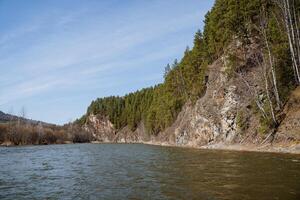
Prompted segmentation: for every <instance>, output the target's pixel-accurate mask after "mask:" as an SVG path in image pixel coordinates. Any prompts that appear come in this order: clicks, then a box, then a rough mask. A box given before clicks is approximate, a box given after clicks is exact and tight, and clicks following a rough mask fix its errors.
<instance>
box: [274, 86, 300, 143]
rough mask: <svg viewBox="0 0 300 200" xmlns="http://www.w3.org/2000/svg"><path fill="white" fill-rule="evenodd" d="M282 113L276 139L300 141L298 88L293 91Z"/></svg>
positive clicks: (299, 91)
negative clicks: (282, 116)
mask: <svg viewBox="0 0 300 200" xmlns="http://www.w3.org/2000/svg"><path fill="white" fill-rule="evenodd" d="M283 112H284V115H285V118H284V120H283V121H282V123H281V124H280V126H279V128H278V131H277V134H276V135H277V137H278V138H284V139H285V140H294V141H300V87H298V88H297V89H296V90H295V91H293V93H292V94H291V97H290V99H289V101H288V102H287V104H286V106H285V108H284V111H283Z"/></svg>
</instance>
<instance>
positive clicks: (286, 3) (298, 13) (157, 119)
mask: <svg viewBox="0 0 300 200" xmlns="http://www.w3.org/2000/svg"><path fill="white" fill-rule="evenodd" d="M299 23H300V2H299V1H295V0H253V1H248V0H239V1H236V0H216V1H215V4H214V6H213V8H212V9H211V11H209V12H208V13H207V14H206V16H205V26H204V29H203V31H200V30H198V31H197V32H196V33H195V36H194V42H193V47H192V48H189V47H187V48H186V50H185V51H184V56H183V58H182V59H181V60H180V61H177V60H175V61H174V62H173V63H171V64H167V65H166V67H165V72H164V74H163V76H164V82H163V83H162V84H158V85H156V86H154V87H150V88H145V89H142V90H139V91H136V92H133V93H130V94H127V95H125V96H123V97H119V96H111V97H105V98H98V99H96V100H94V101H93V102H92V103H91V104H90V106H89V107H88V109H87V113H86V114H85V115H84V116H82V117H81V118H80V119H78V120H77V121H76V123H79V124H81V125H82V124H84V123H86V122H87V116H89V115H90V114H94V115H96V114H101V115H104V116H107V117H109V119H110V121H111V122H112V123H113V125H114V127H115V128H116V129H117V130H119V129H121V128H123V127H125V126H129V127H130V128H131V129H132V130H135V129H136V127H137V126H138V124H139V123H141V122H142V123H144V124H145V127H146V129H147V132H148V133H149V134H153V135H156V134H158V133H159V132H161V131H163V130H164V129H165V128H166V127H168V126H170V125H171V124H172V123H173V122H174V121H175V119H176V117H177V115H178V113H179V112H180V111H181V109H182V107H183V106H184V105H185V104H194V103H195V102H196V101H197V99H199V98H201V96H202V95H203V94H204V93H205V89H206V82H207V80H206V72H207V67H208V66H209V65H210V64H212V63H213V62H214V61H215V60H217V59H219V58H220V57H221V56H222V55H223V54H224V51H225V50H226V47H227V46H229V45H230V43H231V42H233V41H234V40H239V41H241V42H242V44H243V46H247V45H250V44H252V43H257V44H259V46H260V49H259V51H258V53H257V54H258V56H257V65H260V66H262V67H263V69H264V73H263V74H262V76H263V78H264V80H265V93H266V96H267V99H268V100H267V101H264V102H261V101H259V99H258V100H257V101H256V106H257V109H258V110H259V113H260V115H261V124H262V126H263V127H264V128H265V129H266V130H267V129H268V128H271V127H274V126H276V125H277V123H278V119H277V116H276V114H277V113H278V112H279V111H280V110H281V109H282V107H283V105H284V103H285V101H286V100H287V98H288V96H289V93H290V91H291V90H292V89H293V88H295V87H296V86H297V85H299V83H300V75H299V70H300V69H299V65H300V59H299V55H300V34H299V26H300V24H299ZM235 59H236V58H235V57H234V55H233V56H231V57H230V60H231V63H234V62H235ZM238 70H240V69H236V67H235V65H234V64H232V65H230V68H229V69H228V70H227V71H228V73H229V75H233V76H234V75H235V73H237V72H238Z"/></svg>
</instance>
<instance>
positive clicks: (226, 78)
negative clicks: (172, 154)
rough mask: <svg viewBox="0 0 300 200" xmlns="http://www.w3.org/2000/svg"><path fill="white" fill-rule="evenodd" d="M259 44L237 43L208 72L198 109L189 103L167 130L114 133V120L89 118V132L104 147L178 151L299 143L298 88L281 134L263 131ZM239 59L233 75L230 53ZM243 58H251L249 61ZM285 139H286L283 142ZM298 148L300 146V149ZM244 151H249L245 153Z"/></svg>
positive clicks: (292, 96)
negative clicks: (258, 103)
mask: <svg viewBox="0 0 300 200" xmlns="http://www.w3.org/2000/svg"><path fill="white" fill-rule="evenodd" d="M257 49H259V47H258V45H257V44H255V43H253V44H252V45H249V46H248V47H247V48H244V47H243V46H242V45H241V43H240V42H239V41H238V40H236V41H235V42H234V43H232V44H231V45H230V47H229V48H228V49H227V51H226V53H225V54H224V55H223V56H222V57H221V58H220V59H218V60H216V61H215V62H214V63H213V64H212V65H209V67H208V70H207V73H206V79H207V80H206V81H207V83H206V92H205V94H204V95H203V97H201V98H200V99H199V100H198V101H197V102H196V103H195V104H192V103H190V102H188V103H186V104H185V106H184V107H183V109H182V111H181V112H180V113H179V115H178V117H177V119H176V121H175V122H174V123H173V124H172V125H171V126H170V127H168V128H167V129H166V130H165V131H162V132H160V133H158V134H157V135H150V134H148V133H147V131H146V130H145V127H144V124H143V123H140V124H139V126H138V127H137V128H136V130H135V131H132V130H131V129H130V128H129V127H128V126H126V127H124V128H122V129H121V130H115V129H114V128H113V125H112V123H110V121H109V120H108V119H107V118H105V117H103V116H101V115H98V116H95V115H90V116H89V117H88V122H87V123H86V124H85V129H86V130H87V131H90V132H91V133H93V135H94V138H95V139H96V140H98V141H102V142H127V143H128V142H129V143H130V142H140V143H153V144H165V145H176V146H190V147H206V148H226V147H230V145H240V146H241V147H243V146H244V147H247V146H249V145H250V146H251V145H252V149H257V148H258V147H262V146H263V147H265V146H266V145H271V144H273V145H275V146H276V144H280V145H283V146H284V147H289V146H291V145H292V144H293V145H294V144H297V143H299V142H300V137H299V130H300V123H299V122H300V120H299V119H300V118H299V117H300V116H299V113H300V112H299V105H300V104H299V102H300V97H299V96H300V95H299V94H300V91H299V88H298V89H296V90H295V91H294V92H293V93H292V95H291V97H290V100H289V101H288V103H287V104H286V106H285V109H284V111H283V112H284V114H281V115H282V122H281V123H280V125H279V127H278V131H277V132H274V131H275V130H274V129H270V130H269V132H267V133H264V134H263V133H261V131H260V123H259V120H260V115H259V113H258V112H259V111H258V110H257V108H256V105H255V103H254V102H255V101H256V99H257V98H261V99H262V101H263V102H264V101H266V96H265V94H264V81H263V79H262V78H261V76H260V74H261V73H262V68H261V66H259V65H257V64H256V63H255V58H256V52H257ZM233 52H234V54H235V55H236V56H239V59H238V60H239V62H238V63H235V65H236V66H235V67H236V68H238V69H239V70H238V72H236V73H233V74H230V73H228V56H227V55H229V54H232V53H233ZM244 55H246V56H245V57H244ZM270 135H271V136H272V137H270ZM284 138H285V139H284ZM297 148H298V147H297ZM240 149H245V148H240Z"/></svg>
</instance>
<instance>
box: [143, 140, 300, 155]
mask: <svg viewBox="0 0 300 200" xmlns="http://www.w3.org/2000/svg"><path fill="white" fill-rule="evenodd" d="M142 144H148V145H156V146H169V147H181V148H195V149H211V150H226V151H249V152H269V153H289V154H300V144H297V143H295V144H289V145H288V144H283V143H282V144H279V143H278V144H270V143H269V144H265V145H255V144H247V145H241V144H212V145H204V146H192V145H175V144H170V143H166V142H162V143H161V142H142Z"/></svg>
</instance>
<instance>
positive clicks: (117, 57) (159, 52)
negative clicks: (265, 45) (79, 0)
mask: <svg viewBox="0 0 300 200" xmlns="http://www.w3.org/2000/svg"><path fill="white" fill-rule="evenodd" d="M61 2H64V1H61ZM200 2H201V1H198V0H188V1H187V2H186V3H179V4H180V5H176V4H174V3H173V2H171V1H158V0H155V1H152V2H151V3H150V2H144V3H141V2H139V3H132V4H128V5H127V4H125V3H124V5H120V6H119V7H114V5H111V4H112V3H111V4H110V3H109V2H106V3H105V4H103V5H102V4H101V3H102V2H93V3H92V2H90V5H88V3H87V4H85V5H84V6H78V5H77V6H75V8H74V9H69V10H66V9H61V8H60V6H61V5H62V4H63V3H58V4H55V5H54V6H53V7H51V9H50V10H49V11H48V12H45V13H39V12H37V11H36V12H37V13H36V14H34V13H33V14H32V16H31V17H30V18H29V19H31V20H27V21H22V20H21V19H20V21H18V23H17V24H16V26H11V27H13V28H9V29H7V30H4V31H0V109H3V108H8V107H9V106H11V104H12V103H15V102H22V101H24V99H28V98H31V99H32V100H31V101H32V103H34V102H35V100H34V98H35V97H42V96H49V95H52V96H55V95H56V94H57V93H58V95H66V94H69V95H75V93H74V92H76V93H77V94H78V95H80V94H81V93H84V92H85V90H87V89H94V90H95V91H103V90H104V89H105V88H115V91H120V90H119V89H118V87H121V86H123V85H124V84H125V85H126V81H127V82H128V83H129V82H132V81H135V82H136V84H138V85H139V86H140V87H142V86H143V85H145V84H143V81H144V82H149V83H157V82H158V81H161V80H162V78H161V75H160V74H162V70H163V67H164V65H165V64H167V62H171V61H172V60H173V59H175V58H176V57H178V56H179V57H180V56H181V55H182V54H181V53H182V52H183V51H184V48H185V46H186V45H187V44H189V42H188V41H192V37H193V32H194V31H196V28H197V27H199V24H200V23H201V19H203V16H204V14H205V12H206V11H207V9H204V10H201V7H200V6H199V9H198V8H197V9H195V5H197V4H198V3H199V4H200ZM100 4H101V5H100ZM202 4H204V3H202ZM170 5H172V6H173V7H170V8H167V6H170ZM182 5H186V7H184V8H183V7H182ZM101 6H104V7H101ZM105 6H107V7H105ZM110 6H113V7H110ZM56 8H59V9H56ZM172 9H173V10H172ZM41 10H45V8H43V9H41ZM46 10H47V9H46ZM108 11H109V12H108ZM8 17H13V15H11V16H8ZM0 22H1V21H0ZM187 38H188V40H187ZM149 69H152V71H151V70H149ZM133 70H136V71H138V72H139V73H140V74H143V72H144V74H143V75H141V76H140V77H138V78H136V80H133V79H132V78H131V77H130V76H129V75H126V74H127V73H128V74H129V73H132V72H133ZM121 75H122V77H117V78H116V76H121ZM126 77H127V78H126ZM75 90H76V91H75ZM128 90H130V88H129V89H127V90H123V91H122V92H125V91H128ZM112 93H115V92H114V91H112ZM99 94H100V93H99ZM105 94H106V93H105ZM100 95H101V94H100ZM91 97H94V94H90V97H87V98H91ZM57 98H58V97H57ZM59 98H60V99H65V101H69V100H68V96H63V97H61V96H59ZM86 101H90V99H86ZM85 103H86V102H85ZM81 110H82V109H81Z"/></svg>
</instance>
